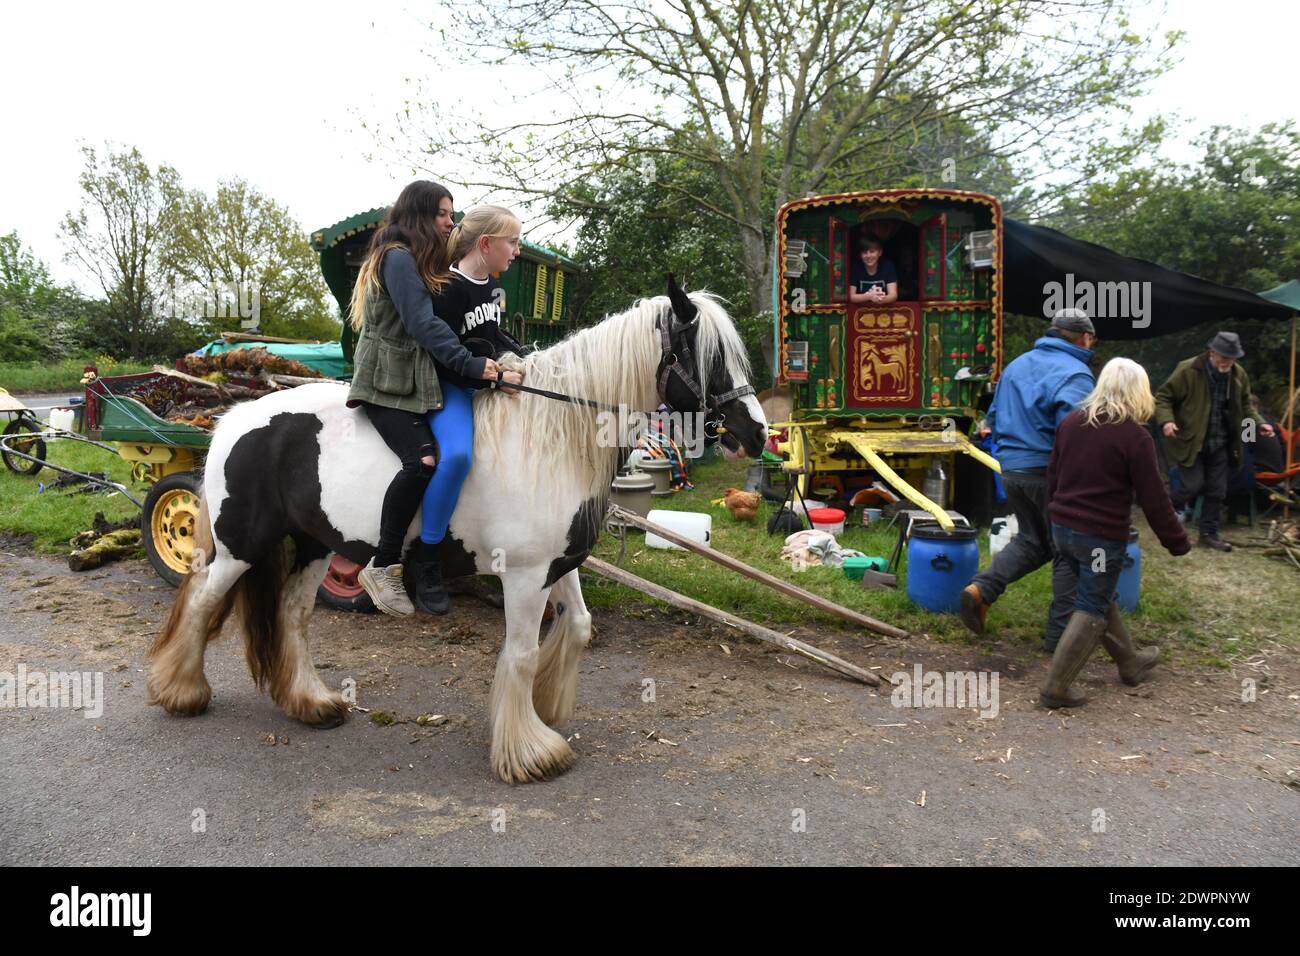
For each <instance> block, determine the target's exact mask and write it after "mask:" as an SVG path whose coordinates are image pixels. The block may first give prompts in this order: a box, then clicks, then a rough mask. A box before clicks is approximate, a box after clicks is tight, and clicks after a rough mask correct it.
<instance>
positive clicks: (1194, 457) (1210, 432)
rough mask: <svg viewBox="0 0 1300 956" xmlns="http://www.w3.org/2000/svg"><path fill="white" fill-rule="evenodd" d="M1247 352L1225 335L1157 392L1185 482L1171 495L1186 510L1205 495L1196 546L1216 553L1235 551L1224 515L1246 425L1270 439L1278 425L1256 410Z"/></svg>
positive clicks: (1172, 457) (1170, 453)
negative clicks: (1222, 528) (1244, 362)
mask: <svg viewBox="0 0 1300 956" xmlns="http://www.w3.org/2000/svg"><path fill="white" fill-rule="evenodd" d="M1245 354H1246V352H1245V350H1244V349H1242V347H1241V339H1240V338H1239V337H1238V336H1237V334H1236V333H1235V332H1220V333H1218V334H1217V335H1215V336H1214V338H1212V339H1211V340H1210V341H1209V342H1208V343H1207V347H1206V351H1205V352H1202V353H1201V354H1200V355H1197V356H1195V357H1193V358H1189V359H1186V360H1184V361H1182V362H1179V363H1178V367H1177V368H1175V369H1174V372H1173V374H1172V375H1170V376H1169V380H1168V381H1167V382H1165V384H1164V385H1161V386H1160V391H1159V392H1157V393H1156V421H1157V422H1159V423H1160V427H1161V429H1162V430H1163V432H1164V436H1165V453H1166V455H1167V457H1168V458H1169V461H1170V462H1171V463H1172V464H1175V465H1177V466H1178V472H1179V477H1180V479H1181V483H1182V487H1181V489H1179V490H1177V491H1175V492H1173V493H1172V494H1171V495H1170V498H1171V499H1172V500H1173V503H1174V509H1175V510H1176V511H1182V510H1183V509H1185V508H1186V507H1187V504H1188V502H1190V501H1195V500H1196V496H1197V495H1202V494H1203V495H1204V496H1205V502H1204V503H1203V505H1202V507H1201V526H1200V537H1199V539H1198V541H1197V543H1198V544H1199V545H1200V546H1201V547H1203V548H1213V549H1214V550H1216V551H1231V550H1232V545H1230V544H1228V542H1226V541H1224V540H1223V539H1222V538H1220V537H1219V515H1220V513H1221V512H1222V511H1223V499H1224V497H1225V495H1226V494H1227V490H1228V475H1229V473H1230V471H1231V470H1235V469H1236V468H1237V467H1239V466H1240V464H1241V442H1242V437H1243V435H1242V433H1243V432H1245V431H1247V425H1246V423H1247V421H1253V422H1254V429H1255V430H1257V431H1258V432H1259V434H1261V435H1263V436H1264V437H1265V438H1269V437H1271V436H1272V435H1273V426H1272V425H1269V424H1267V423H1265V422H1263V421H1261V420H1260V419H1259V418H1258V417H1257V416H1256V415H1255V413H1254V412H1253V411H1251V395H1250V378H1249V376H1247V375H1246V370H1245V369H1244V368H1242V367H1241V366H1240V365H1238V364H1237V360H1238V359H1239V358H1241V357H1242V356H1243V355H1245Z"/></svg>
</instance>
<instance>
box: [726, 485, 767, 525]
mask: <svg viewBox="0 0 1300 956" xmlns="http://www.w3.org/2000/svg"><path fill="white" fill-rule="evenodd" d="M762 500H763V496H762V495H760V494H759V493H758V492H757V491H741V490H740V489H739V488H728V489H727V490H726V491H724V492H723V493H722V503H723V504H724V505H726V506H727V510H728V511H730V512H731V514H732V517H734V518H736V519H737V520H739V521H753V520H754V518H755V516H756V515H757V514H758V505H759V502H761V501H762Z"/></svg>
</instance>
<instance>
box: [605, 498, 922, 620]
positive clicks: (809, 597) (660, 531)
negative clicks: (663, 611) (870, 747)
mask: <svg viewBox="0 0 1300 956" xmlns="http://www.w3.org/2000/svg"><path fill="white" fill-rule="evenodd" d="M610 511H611V514H612V515H613V517H614V519H615V520H616V521H623V522H626V523H627V524H630V525H635V526H636V527H638V528H641V529H642V530H644V531H652V532H654V533H655V534H657V535H659V537H661V538H663V539H665V540H667V541H671V542H672V543H673V544H677V545H681V546H682V547H683V548H685V549H686V550H688V551H694V552H695V553H696V554H699V555H703V556H704V557H706V558H708V559H709V560H710V561H716V562H717V563H718V564H720V565H722V566H723V567H724V568H730V569H731V570H732V571H736V572H738V573H740V574H743V575H745V577H747V578H753V579H754V580H755V581H761V582H762V583H763V584H766V585H767V586H768V587H770V588H772V589H773V590H776V591H780V592H781V593H782V594H785V595H787V596H789V597H792V598H797V599H798V600H800V601H804V602H805V603H807V604H811V605H812V606H813V607H815V608H817V609H818V610H821V611H825V612H826V613H827V614H834V615H835V616H837V617H842V618H844V620H846V621H851V622H852V623H854V624H857V625H859V626H860V627H865V628H866V629H867V630H869V631H874V632H876V633H877V634H884V635H886V636H888V637H897V638H908V637H911V636H912V635H910V634H908V633H907V631H905V630H903V629H902V628H901V627H895V626H894V625H892V624H886V623H885V622H884V621H877V620H876V619H875V618H874V617H868V616H867V615H865V614H859V613H858V612H857V611H854V610H851V609H849V608H847V607H844V606H843V605H840V604H836V603H835V602H834V601H828V600H826V599H825V598H823V597H818V596H817V595H816V594H813V593H811V592H809V591H805V590H804V589H803V588H801V587H796V586H795V585H793V584H791V583H790V582H788V581H782V580H781V579H780V578H778V577H773V576H772V575H770V574H768V573H767V572H765V571H760V570H758V568H752V567H750V566H749V565H748V564H746V563H745V562H743V561H741V560H739V559H737V558H733V557H732V556H731V555H729V554H723V553H722V552H720V551H715V550H713V549H712V548H706V547H704V545H702V544H700V543H699V542H698V541H692V540H691V539H690V538H687V537H684V536H683V535H680V534H678V533H677V532H675V531H673V530H672V529H671V528H665V527H664V526H663V525H661V524H656V523H655V522H653V521H647V520H646V519H645V518H642V517H641V516H640V515H638V514H636V513H634V512H631V511H628V510H627V509H626V508H621V507H619V506H618V505H615V506H614V507H613V508H611V509H610Z"/></svg>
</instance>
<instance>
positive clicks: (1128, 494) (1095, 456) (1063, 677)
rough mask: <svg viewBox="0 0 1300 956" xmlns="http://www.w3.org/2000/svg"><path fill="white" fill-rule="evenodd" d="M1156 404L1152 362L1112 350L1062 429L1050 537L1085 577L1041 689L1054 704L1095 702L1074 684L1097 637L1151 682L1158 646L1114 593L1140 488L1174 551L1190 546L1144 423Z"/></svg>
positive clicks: (1134, 674)
mask: <svg viewBox="0 0 1300 956" xmlns="http://www.w3.org/2000/svg"><path fill="white" fill-rule="evenodd" d="M1154 411H1155V399H1154V398H1153V397H1152V395H1151V384H1150V382H1149V381H1148V380H1147V373H1146V370H1145V369H1143V368H1142V366H1141V365H1138V364H1137V363H1136V362H1134V361H1132V360H1131V359H1126V358H1114V359H1111V360H1110V361H1109V362H1107V363H1106V366H1105V368H1103V369H1102V370H1101V375H1099V376H1098V377H1097V385H1096V387H1094V388H1093V390H1092V392H1091V393H1089V395H1088V396H1087V398H1085V399H1084V400H1083V401H1082V402H1081V403H1080V404H1079V407H1078V408H1076V409H1075V410H1074V411H1072V412H1071V413H1070V414H1069V415H1067V416H1066V417H1065V418H1064V419H1063V420H1062V422H1061V424H1060V426H1059V427H1058V428H1057V429H1056V443H1055V445H1054V446H1053V447H1052V457H1051V460H1050V461H1049V462H1048V465H1047V494H1048V499H1049V501H1048V506H1047V511H1048V515H1049V517H1050V518H1051V522H1052V541H1053V543H1054V544H1055V546H1056V549H1057V551H1058V553H1059V554H1060V555H1061V556H1062V557H1063V558H1064V559H1065V562H1066V564H1067V565H1068V567H1069V570H1070V571H1071V572H1072V573H1073V575H1074V576H1075V578H1076V579H1077V585H1076V589H1075V595H1076V596H1075V603H1074V612H1073V614H1071V616H1070V622H1069V624H1067V625H1066V628H1065V633H1064V634H1062V635H1061V640H1060V643H1059V644H1057V646H1056V652H1055V653H1054V654H1053V656H1052V666H1051V669H1050V671H1049V673H1048V677H1047V683H1046V684H1045V685H1044V687H1043V689H1042V691H1041V693H1040V694H1039V698H1040V699H1041V700H1042V702H1043V703H1044V704H1045V705H1047V706H1048V707H1076V706H1078V705H1079V704H1083V703H1086V702H1087V699H1088V698H1087V697H1085V696H1084V695H1083V694H1080V693H1078V692H1077V691H1075V690H1073V689H1072V688H1071V687H1070V685H1071V684H1072V683H1074V680H1075V678H1076V677H1078V675H1079V672H1080V671H1081V670H1082V669H1083V666H1084V664H1086V663H1087V662H1088V658H1089V657H1091V656H1092V653H1093V651H1095V650H1096V649H1097V644H1098V643H1101V644H1103V645H1104V646H1105V648H1106V651H1107V653H1109V654H1110V656H1111V657H1112V658H1114V660H1115V663H1116V664H1118V665H1119V676H1120V679H1121V680H1123V681H1124V683H1126V684H1130V685H1136V684H1138V683H1141V682H1142V681H1143V680H1145V679H1146V677H1147V676H1149V674H1150V672H1151V669H1152V668H1153V667H1154V666H1155V663H1156V661H1157V660H1158V659H1159V657H1160V651H1159V649H1158V648H1154V647H1148V648H1143V649H1141V650H1137V649H1135V648H1134V646H1133V639H1132V638H1131V637H1130V635H1129V633H1128V630H1127V629H1126V628H1125V627H1124V622H1123V619H1122V618H1121V617H1120V612H1119V607H1118V605H1116V603H1115V600H1114V597H1115V586H1116V584H1117V583H1118V581H1119V575H1120V572H1121V571H1122V570H1123V567H1124V555H1125V551H1126V548H1127V545H1128V536H1129V519H1130V513H1131V511H1132V502H1133V497H1134V495H1135V494H1136V496H1137V500H1138V503H1139V504H1140V505H1141V506H1142V511H1143V513H1144V514H1145V515H1146V518H1147V522H1148V523H1149V524H1150V525H1151V528H1152V530H1153V531H1155V533H1156V536H1157V537H1158V538H1159V539H1160V543H1161V544H1163V545H1164V546H1165V547H1166V548H1168V549H1169V553H1170V554H1173V555H1182V554H1186V553H1187V552H1188V551H1190V550H1191V544H1190V543H1189V542H1188V540H1187V533H1186V532H1185V531H1184V530H1183V526H1182V524H1181V523H1180V522H1179V520H1178V517H1177V516H1176V515H1175V514H1174V509H1173V505H1172V504H1170V501H1169V494H1168V492H1167V491H1166V490H1165V485H1164V482H1163V481H1162V480H1161V477H1160V469H1159V466H1158V465H1157V464H1156V448H1155V442H1154V441H1152V439H1151V435H1150V433H1148V432H1147V430H1146V428H1145V427H1144V425H1145V422H1146V421H1147V420H1148V419H1149V418H1150V417H1151V416H1152V414H1153V413H1154Z"/></svg>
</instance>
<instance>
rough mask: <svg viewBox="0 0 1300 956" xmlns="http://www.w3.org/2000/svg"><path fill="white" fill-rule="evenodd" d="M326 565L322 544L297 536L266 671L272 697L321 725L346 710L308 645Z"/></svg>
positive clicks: (339, 717) (333, 721) (340, 716)
mask: <svg viewBox="0 0 1300 956" xmlns="http://www.w3.org/2000/svg"><path fill="white" fill-rule="evenodd" d="M328 569H329V553H328V551H327V550H326V549H325V548H324V547H323V546H321V545H317V544H316V543H315V542H314V541H307V540H306V539H302V540H299V541H298V554H297V559H296V561H295V564H294V567H293V568H292V569H291V570H290V572H289V576H288V577H287V578H286V579H285V583H284V590H283V592H282V593H281V596H280V607H279V617H280V620H279V623H278V628H277V630H278V632H279V639H278V641H277V644H276V647H275V648H274V652H273V654H272V656H271V666H270V669H269V672H268V673H267V684H268V686H269V688H270V692H271V699H272V700H274V701H275V702H276V703H277V704H279V705H280V707H281V709H283V710H284V712H285V713H286V714H288V715H289V716H290V717H293V718H294V719H295V720H301V721H302V722H303V723H304V724H311V725H312V726H314V727H322V728H326V727H337V726H338V725H339V724H341V723H343V721H344V720H346V719H347V713H348V705H347V701H345V700H344V699H343V695H342V694H340V693H339V692H338V691H334V690H330V689H329V688H328V687H327V686H326V685H325V683H324V682H323V681H322V680H321V679H320V674H319V673H318V672H317V670H316V665H315V664H314V663H312V659H311V650H310V648H309V647H308V644H307V624H308V620H309V619H310V618H311V612H312V608H313V607H314V606H315V604H316V591H317V589H318V588H319V587H320V583H321V581H323V580H324V579H325V572H326V571H327V570H328Z"/></svg>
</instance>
